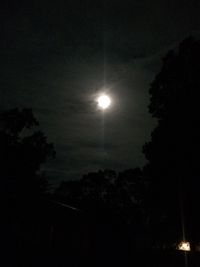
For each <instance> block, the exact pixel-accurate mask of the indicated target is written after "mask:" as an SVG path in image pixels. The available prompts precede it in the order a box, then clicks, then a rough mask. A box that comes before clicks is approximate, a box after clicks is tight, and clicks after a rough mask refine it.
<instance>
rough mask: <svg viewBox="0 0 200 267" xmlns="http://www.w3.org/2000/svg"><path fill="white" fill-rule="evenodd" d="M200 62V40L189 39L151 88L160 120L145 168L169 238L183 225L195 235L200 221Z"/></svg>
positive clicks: (157, 218)
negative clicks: (199, 210) (199, 211)
mask: <svg viewBox="0 0 200 267" xmlns="http://www.w3.org/2000/svg"><path fill="white" fill-rule="evenodd" d="M199 64H200V42H199V41H196V40H195V39H194V38H192V37H190V38H187V39H185V40H184V41H183V42H182V43H181V44H180V45H179V48H178V49H176V50H174V51H169V52H168V54H167V55H166V56H165V57H164V59H163V65H162V68H161V71H160V72H159V73H158V74H157V75H156V77H155V79H154V81H153V82H152V84H151V87H150V91H149V92H150V96H151V100H150V105H149V111H150V113H151V114H152V116H153V117H154V118H156V119H157V120H158V125H157V127H156V128H155V129H154V131H153V132H152V138H151V141H150V142H149V143H146V144H145V145H144V148H143V151H144V154H145V156H146V158H147V160H148V164H147V165H146V166H145V168H144V173H145V176H147V177H148V178H149V180H150V182H151V191H150V192H149V197H148V203H149V205H148V206H149V210H150V214H151V222H152V225H154V227H155V228H154V229H155V232H154V234H156V233H157V234H158V235H160V237H162V238H163V239H164V240H165V241H166V240H167V239H170V240H172V239H176V240H177V238H180V237H181V235H182V230H183V229H182V228H183V227H182V226H183V225H185V226H184V227H185V229H186V234H187V233H188V235H189V236H190V237H191V236H193V238H194V231H196V230H197V229H198V227H197V226H198V225H199V222H200V220H199V219H200V218H199V217H200V216H199V213H198V209H199V204H200V202H199V198H198V195H199V189H200V180H199V175H200V171H199V151H200V150H199V149H200V130H199V129H200V128H199V124H200V110H199V107H200V106H199V95H200V94H199V92H200V75H199V74H200V73H199ZM158 226H159V227H158ZM192 229H193V230H192ZM194 229H195V230H194ZM192 231H193V234H192ZM197 236H198V235H197V233H196V237H197ZM186 237H187V236H186ZM199 237H200V236H199ZM199 237H198V238H199ZM182 238H183V237H182Z"/></svg>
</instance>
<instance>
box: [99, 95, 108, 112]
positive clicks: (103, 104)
mask: <svg viewBox="0 0 200 267" xmlns="http://www.w3.org/2000/svg"><path fill="white" fill-rule="evenodd" d="M97 102H98V106H99V107H100V108H101V109H107V108H108V107H109V106H110V104H111V99H110V97H109V96H107V95H101V96H99V97H98V99H97Z"/></svg>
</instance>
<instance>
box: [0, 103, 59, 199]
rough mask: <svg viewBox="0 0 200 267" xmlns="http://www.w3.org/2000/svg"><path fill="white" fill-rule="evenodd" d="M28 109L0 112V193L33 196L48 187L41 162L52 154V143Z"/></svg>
mask: <svg viewBox="0 0 200 267" xmlns="http://www.w3.org/2000/svg"><path fill="white" fill-rule="evenodd" d="M38 124H39V123H38V121H37V120H36V119H35V117H34V115H33V112H32V110H31V109H21V110H20V109H18V108H15V109H11V110H8V111H4V112H1V113H0V148H1V149H0V164H1V165H0V172H1V173H0V175H1V180H0V183H1V191H2V192H1V193H2V194H3V195H7V196H15V197H16V196H18V197H19V196H23V195H32V194H33V195H34V194H37V193H41V192H44V191H45V190H47V184H48V183H47V179H46V178H45V176H44V175H43V174H42V173H41V172H40V167H41V164H42V163H44V162H45V161H46V160H47V159H48V157H52V156H54V155H55V151H54V147H53V144H50V143H48V142H47V138H46V136H45V135H44V133H43V132H41V131H39V130H37V129H36V127H37V126H38Z"/></svg>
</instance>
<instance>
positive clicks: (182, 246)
mask: <svg viewBox="0 0 200 267" xmlns="http://www.w3.org/2000/svg"><path fill="white" fill-rule="evenodd" d="M178 249H179V250H183V251H190V243H189V242H181V243H180V244H179V245H178Z"/></svg>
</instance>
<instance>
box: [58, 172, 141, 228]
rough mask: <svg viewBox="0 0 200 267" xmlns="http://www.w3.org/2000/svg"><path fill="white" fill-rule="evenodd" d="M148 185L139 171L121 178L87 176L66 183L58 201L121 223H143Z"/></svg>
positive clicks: (105, 174)
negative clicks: (142, 212)
mask: <svg viewBox="0 0 200 267" xmlns="http://www.w3.org/2000/svg"><path fill="white" fill-rule="evenodd" d="M144 190H145V183H144V181H143V179H142V172H141V170H140V169H139V168H137V169H133V170H132V169H130V170H126V171H124V172H121V173H119V174H117V173H116V172H115V171H112V170H105V171H98V172H92V173H88V174H87V175H84V176H83V177H82V179H80V180H76V181H67V182H62V183H61V185H60V187H59V188H58V189H57V190H56V192H55V195H56V197H57V198H60V199H62V201H65V202H66V203H68V204H70V205H73V206H75V207H79V208H81V209H83V210H86V211H90V212H92V213H98V214H101V216H102V214H104V215H105V216H106V218H107V219H108V218H109V217H110V219H111V220H112V219H114V220H116V222H117V221H118V222H121V223H128V224H130V223H135V224H137V225H139V222H140V223H141V218H142V217H141V216H142V214H141V207H142V202H143V198H144Z"/></svg>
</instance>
